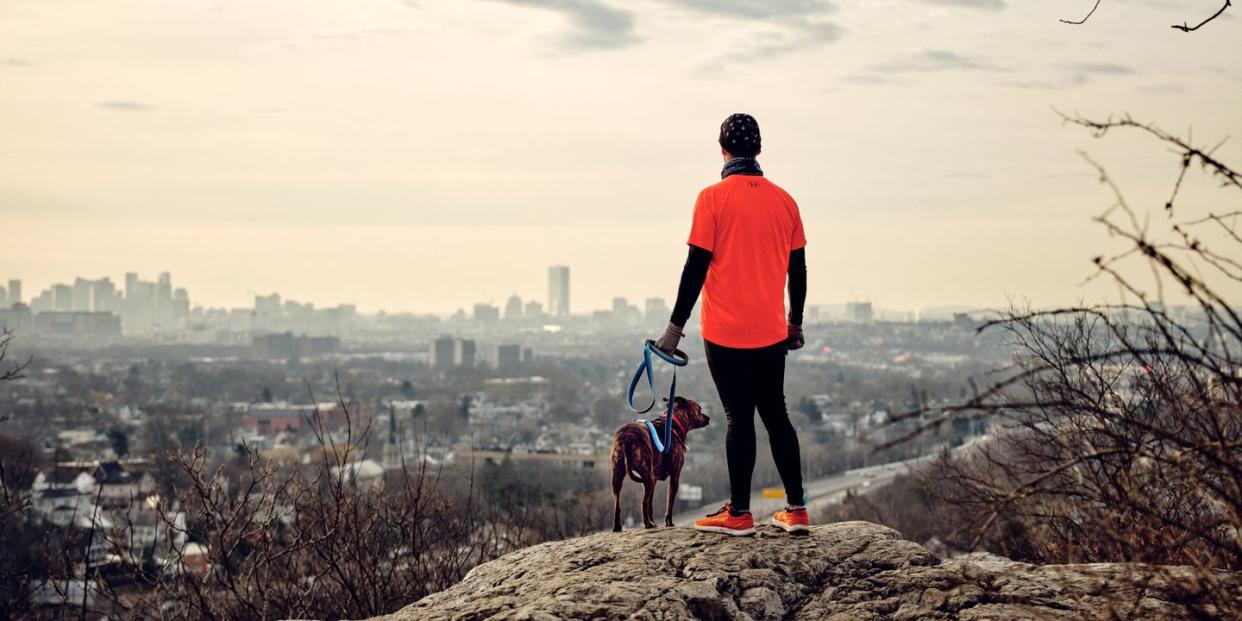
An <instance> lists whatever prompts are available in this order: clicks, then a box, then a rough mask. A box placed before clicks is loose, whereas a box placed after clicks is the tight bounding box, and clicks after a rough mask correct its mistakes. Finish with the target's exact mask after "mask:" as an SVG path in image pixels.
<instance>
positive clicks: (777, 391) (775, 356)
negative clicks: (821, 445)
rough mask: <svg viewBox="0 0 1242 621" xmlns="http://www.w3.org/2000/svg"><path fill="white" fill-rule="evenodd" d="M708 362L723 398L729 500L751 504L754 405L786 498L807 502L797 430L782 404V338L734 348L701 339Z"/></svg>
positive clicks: (741, 505)
mask: <svg viewBox="0 0 1242 621" xmlns="http://www.w3.org/2000/svg"><path fill="white" fill-rule="evenodd" d="M703 348H704V350H705V351H706V354H707V367H708V368H709V369H711V372H712V380H713V381H714V382H716V392H718V393H720V401H721V402H722V403H723V404H724V410H725V417H726V419H727V420H728V428H727V430H726V431H725V457H726V458H727V460H728V462H729V489H730V492H731V496H732V498H731V500H730V503H731V504H732V505H733V508H734V509H735V510H737V511H747V510H749V509H750V478H751V474H752V473H753V472H754V470H755V409H756V408H758V410H759V418H761V419H763V426H764V427H767V429H768V441H769V443H770V444H771V446H772V460H773V461H775V462H776V471H777V472H779V473H780V475H781V482H782V483H784V484H785V498H786V499H788V502H789V503H790V504H794V505H798V504H802V503H803V502H805V500H806V499H805V497H804V493H803V490H802V457H801V454H800V451H799V450H798V433H797V432H796V431H794V428H793V424H792V423H790V422H789V412H788V411H787V410H786V409H785V353H786V348H785V341H781V342H779V343H776V344H774V345H769V346H767V347H760V348H757V349H736V348H733V347H725V346H723V345H717V344H715V343H712V342H710V341H707V340H704V341H703Z"/></svg>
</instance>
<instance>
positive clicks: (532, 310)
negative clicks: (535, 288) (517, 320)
mask: <svg viewBox="0 0 1242 621" xmlns="http://www.w3.org/2000/svg"><path fill="white" fill-rule="evenodd" d="M543 318H544V314H543V304H540V303H539V302H538V301H536V300H531V301H529V302H527V303H526V319H527V320H530V321H542V320H543Z"/></svg>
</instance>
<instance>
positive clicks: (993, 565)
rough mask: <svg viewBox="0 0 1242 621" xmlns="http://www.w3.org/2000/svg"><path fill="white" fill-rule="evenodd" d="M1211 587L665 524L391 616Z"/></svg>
mask: <svg viewBox="0 0 1242 621" xmlns="http://www.w3.org/2000/svg"><path fill="white" fill-rule="evenodd" d="M1219 578H1220V579H1222V580H1225V581H1226V582H1228V583H1229V584H1231V585H1233V587H1234V588H1235V589H1236V588H1237V585H1238V580H1237V578H1238V577H1237V576H1236V575H1232V574H1222V575H1219ZM1199 585H1200V582H1199V581H1198V580H1196V579H1195V574H1194V572H1193V571H1192V570H1190V569H1189V568H1178V567H1154V566H1146V565H1119V564H1093V565H1045V566H1035V565H1027V564H1023V563H1016V562H1013V561H1009V560H1005V559H1000V558H996V557H989V556H982V555H976V556H970V557H961V558H955V559H949V560H942V559H941V558H939V557H937V556H936V555H935V554H933V553H931V552H929V551H928V550H927V549H925V548H923V547H922V546H920V545H918V544H916V543H912V542H909V541H904V540H902V539H901V536H900V534H899V533H898V532H897V531H895V530H892V529H890V528H886V527H883V526H877V525H875V524H869V523H866V522H846V523H839V524H829V525H824V526H817V527H815V528H813V529H812V530H811V533H810V534H809V535H807V536H791V535H787V534H785V533H783V532H780V531H777V530H775V529H773V528H772V527H764V528H761V529H760V533H759V534H758V535H756V536H755V537H741V538H732V537H725V536H722V535H714V534H707V533H698V532H695V531H692V530H689V529H685V528H659V529H652V530H630V531H626V532H623V533H618V534H614V533H600V534H597V535H591V536H588V537H581V538H578V539H572V540H568V541H559V542H554V543H547V544H543V545H538V546H534V547H531V548H527V549H524V550H520V551H518V552H514V553H512V554H509V555H507V556H505V557H503V558H500V559H497V560H495V561H493V562H491V563H487V564H484V565H480V566H479V567H477V568H475V569H474V570H473V571H471V572H470V574H469V575H468V576H466V578H465V580H463V581H462V582H461V583H459V584H457V585H456V586H454V587H452V588H450V589H448V590H446V591H443V592H440V593H437V594H434V595H431V596H429V597H427V598H425V599H423V600H421V601H419V602H417V603H415V604H413V605H411V606H409V607H407V608H405V609H403V610H401V611H398V612H397V613H395V614H392V615H389V616H387V617H382V619H386V620H388V621H398V620H400V621H406V620H409V621H414V620H417V621H436V620H446V621H447V620H453V621H474V620H482V619H510V620H531V621H544V620H555V619H710V620H726V619H730V620H742V619H756V620H758V619H828V620H834V621H835V620H840V621H846V620H848V621H866V620H873V619H874V620H880V619H885V620H887V619H892V620H901V619H911V620H916V619H962V620H970V619H1004V620H1005V621H1015V620H1018V619H1108V618H1114V619H1161V620H1164V619H1188V618H1193V615H1192V614H1191V612H1190V611H1188V610H1187V608H1186V604H1187V603H1190V604H1192V605H1193V604H1195V603H1196V602H1200V601H1201V600H1202V599H1203V596H1202V590H1201V587H1200V586H1199ZM1235 592H1238V591H1235ZM1208 612H1209V613H1210V612H1211V611H1210V610H1209V611H1208Z"/></svg>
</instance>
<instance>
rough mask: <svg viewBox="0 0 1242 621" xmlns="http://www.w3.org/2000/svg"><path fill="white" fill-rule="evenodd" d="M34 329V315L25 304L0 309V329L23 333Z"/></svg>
mask: <svg viewBox="0 0 1242 621" xmlns="http://www.w3.org/2000/svg"><path fill="white" fill-rule="evenodd" d="M33 327H34V314H33V313H31V312H30V307H29V306H26V305H25V304H14V305H13V306H10V307H8V308H0V328H7V329H9V330H12V331H14V332H25V331H28V330H30V329H31V328H33Z"/></svg>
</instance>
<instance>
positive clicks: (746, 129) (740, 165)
mask: <svg viewBox="0 0 1242 621" xmlns="http://www.w3.org/2000/svg"><path fill="white" fill-rule="evenodd" d="M719 142H720V153H721V155H722V156H723V157H724V169H723V170H722V171H721V173H720V176H721V181H720V182H719V183H716V184H714V185H711V186H708V187H707V188H705V189H704V190H703V191H702V192H700V193H699V197H698V200H697V201H696V202H695V204H694V217H693V222H692V224H691V227H690V239H689V242H688V243H689V245H690V255H689V257H687V259H686V265H685V268H684V269H683V270H682V273H681V284H680V286H679V287H678V289H677V303H676V304H675V305H674V307H673V315H672V317H671V318H670V321H669V324H668V327H667V328H666V329H665V330H664V334H663V335H661V336H660V338H659V339H657V340H656V345H657V346H658V347H659V348H660V349H663V350H664V351H667V352H672V351H673V350H674V349H676V348H677V344H678V342H679V341H680V340H681V337H682V336H684V334H683V332H682V328H683V327H684V326H685V325H686V321H687V320H688V319H689V318H690V311H691V309H693V308H694V304H695V302H696V301H697V299H698V297H699V292H700V290H701V291H702V293H703V308H702V312H701V313H700V314H701V316H702V320H701V321H702V326H701V329H702V333H703V348H704V350H705V352H706V356H707V366H708V368H709V369H710V370H711V374H712V380H713V381H714V382H715V384H716V391H717V392H718V393H719V394H720V401H721V403H722V404H723V405H724V410H725V416H726V418H727V419H728V429H727V430H726V433H725V455H726V458H727V460H728V464H729V487H730V491H731V499H730V501H729V502H727V503H725V506H724V507H722V508H721V509H720V510H719V511H717V512H716V513H713V514H712V515H709V516H707V517H706V518H704V519H701V520H698V521H696V522H695V523H694V527H695V528H696V529H698V530H705V531H711V532H718V533H725V534H729V535H749V534H752V533H754V532H755V519H754V517H753V516H752V515H751V513H750V479H751V474H752V472H753V471H754V468H755V410H756V409H758V411H759V417H760V418H761V419H763V425H764V427H766V428H767V430H768V439H769V440H770V443H771V446H772V459H773V460H774V461H775V462H776V469H777V471H778V472H779V473H780V475H781V481H782V482H783V483H784V485H785V497H786V499H787V502H788V505H787V506H786V507H785V510H784V511H778V512H777V513H776V514H775V515H774V516H772V522H773V523H774V524H776V525H777V526H779V527H781V528H783V529H784V530H786V531H790V532H792V531H805V530H807V529H808V528H809V526H808V524H809V519H808V518H807V512H806V507H805V506H804V505H805V502H806V498H805V493H804V492H803V489H802V463H801V461H802V460H801V456H800V454H799V450H798V434H797V432H796V431H794V428H793V425H792V424H791V423H790V422H789V413H788V411H787V410H786V407H785V356H786V353H787V352H788V351H789V350H793V349H798V348H800V347H802V346H803V345H804V344H805V340H804V339H803V336H802V309H803V305H804V304H805V302H806V253H805V249H804V247H805V246H806V236H805V234H804V233H803V231H802V217H801V216H800V215H799V213H798V205H797V203H795V202H794V200H793V198H791V197H790V196H789V194H788V193H786V192H785V191H784V190H782V189H781V188H780V187H778V186H777V185H776V184H775V183H772V182H771V181H769V180H768V179H767V178H765V177H764V176H763V170H761V169H760V168H759V163H758V162H757V161H755V157H756V156H758V155H759V153H760V146H761V145H760V136H759V123H758V122H756V121H755V119H754V117H752V116H750V115H749V114H733V115H730V116H729V118H727V119H725V121H724V123H722V124H721V125H720V138H719ZM786 277H788V282H789V302H790V309H789V315H788V316H786V314H785V282H786Z"/></svg>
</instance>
